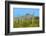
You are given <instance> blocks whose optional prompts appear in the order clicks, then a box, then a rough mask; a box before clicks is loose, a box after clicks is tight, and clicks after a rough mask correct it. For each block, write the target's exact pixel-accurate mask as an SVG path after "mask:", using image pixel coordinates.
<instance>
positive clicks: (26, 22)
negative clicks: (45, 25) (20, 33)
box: [13, 14, 39, 28]
mask: <svg viewBox="0 0 46 36" xmlns="http://www.w3.org/2000/svg"><path fill="white" fill-rule="evenodd" d="M13 27H14V28H25V27H39V16H33V15H30V14H26V15H24V16H19V17H13Z"/></svg>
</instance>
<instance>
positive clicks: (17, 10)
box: [13, 8, 39, 16]
mask: <svg viewBox="0 0 46 36" xmlns="http://www.w3.org/2000/svg"><path fill="white" fill-rule="evenodd" d="M32 12H34V13H33V15H34V16H39V9H38V8H37V9H36V8H13V16H23V15H25V14H26V13H29V14H32Z"/></svg>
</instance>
